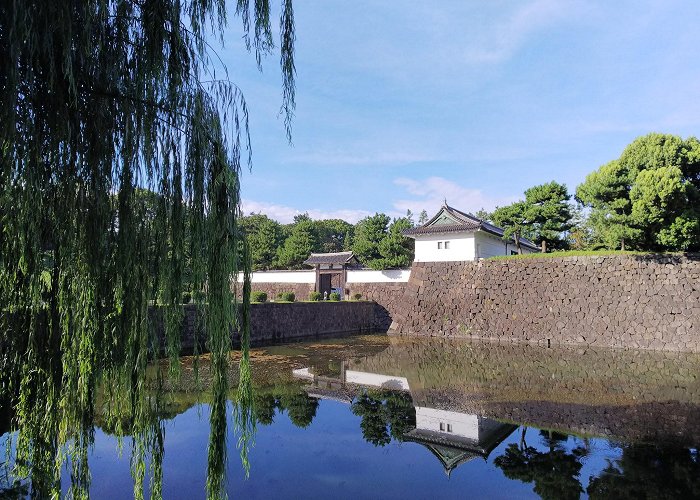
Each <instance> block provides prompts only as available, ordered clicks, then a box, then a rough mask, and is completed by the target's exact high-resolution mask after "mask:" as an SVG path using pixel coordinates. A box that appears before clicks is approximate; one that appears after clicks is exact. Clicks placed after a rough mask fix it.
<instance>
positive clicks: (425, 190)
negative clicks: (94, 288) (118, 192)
mask: <svg viewBox="0 0 700 500" xmlns="http://www.w3.org/2000/svg"><path fill="white" fill-rule="evenodd" d="M394 184H395V185H397V186H400V187H402V188H404V189H405V190H406V192H407V193H408V194H409V195H411V196H412V197H411V198H405V199H400V200H396V201H394V202H393V206H394V208H395V209H396V214H398V215H403V214H405V213H406V210H411V212H413V213H414V214H418V213H420V212H421V211H422V210H426V211H427V212H428V214H429V215H433V214H435V213H436V212H437V211H438V209H439V208H440V206H442V204H443V203H444V201H445V200H447V203H448V204H450V205H451V206H453V207H455V208H457V209H459V210H462V211H465V212H472V213H473V212H476V211H478V210H480V209H482V208H483V209H486V210H492V209H494V208H495V207H496V206H500V205H507V204H509V203H512V202H513V201H515V198H513V197H503V196H501V197H493V196H489V195H487V194H485V193H483V192H482V191H481V190H479V189H474V188H466V187H463V186H460V185H459V184H457V183H455V182H453V181H450V180H448V179H445V178H444V177H428V178H427V179H409V178H406V177H400V178H398V179H395V180H394Z"/></svg>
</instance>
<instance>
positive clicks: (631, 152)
mask: <svg viewBox="0 0 700 500" xmlns="http://www.w3.org/2000/svg"><path fill="white" fill-rule="evenodd" d="M699 172H700V142H699V141H698V140H697V139H695V138H694V137H691V138H689V139H686V140H683V139H681V138H680V137H677V136H673V135H668V134H656V133H654V134H649V135H646V136H643V137H639V138H637V139H635V140H634V141H633V142H632V143H631V144H630V145H629V146H627V147H626V148H625V150H624V151H623V153H622V155H621V156H620V158H618V159H617V160H613V161H611V162H609V163H607V164H605V165H603V166H602V167H600V168H599V169H598V170H597V171H595V172H592V173H591V174H589V175H588V177H586V181H585V182H584V183H582V184H581V185H580V186H578V188H577V190H576V198H577V200H578V201H579V202H581V203H582V204H583V205H584V206H586V207H588V208H589V209H590V216H589V223H590V226H591V228H592V230H593V237H594V239H595V241H597V242H598V243H599V244H601V245H603V246H605V247H608V248H620V247H622V246H624V247H625V248H633V249H640V250H655V251H664V250H697V249H698V248H700V224H699V223H698V221H699V220H700V212H699V210H698V208H697V206H698V200H699V196H698V189H699V188H700V176H699V175H698V174H699Z"/></svg>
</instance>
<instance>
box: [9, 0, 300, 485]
mask: <svg viewBox="0 0 700 500" xmlns="http://www.w3.org/2000/svg"><path fill="white" fill-rule="evenodd" d="M281 3H282V12H283V13H282V16H281V18H280V19H281V21H280V22H281V27H280V34H281V53H282V61H281V62H282V71H283V75H284V85H283V87H284V92H283V108H284V111H285V116H286V118H287V120H288V119H289V118H290V117H291V110H292V108H293V106H294V63H293V60H292V54H293V41H294V25H293V14H292V9H291V2H290V1H289V0H281ZM236 5H237V9H236V14H237V15H240V16H241V17H242V19H243V25H244V29H245V33H246V41H247V42H248V45H249V47H251V48H253V49H254V51H255V53H256V56H257V58H258V61H260V56H261V55H262V54H265V53H267V52H269V51H270V50H271V49H272V47H273V45H274V44H273V41H272V26H271V21H270V20H271V15H270V3H269V2H267V1H265V2H257V1H256V2H250V1H249V0H238V1H237V2H236ZM225 17H226V13H225V5H224V2H223V1H222V0H220V1H215V2H210V1H204V0H181V1H176V0H162V1H141V0H106V1H101V2H88V1H85V0H67V1H62V2H0V60H2V61H3V63H2V64H1V65H0V308H2V311H0V345H1V346H3V350H2V352H0V358H2V359H0V392H2V393H3V394H18V396H17V397H16V399H15V400H14V401H13V406H14V410H15V422H14V426H15V427H16V428H17V430H18V433H17V437H16V457H15V461H16V463H17V464H19V467H18V472H20V473H23V474H26V476H27V477H28V478H29V480H30V481H31V485H32V494H33V495H34V496H36V497H49V496H59V495H60V476H61V469H62V466H63V464H64V463H66V462H67V463H69V464H70V475H71V490H70V491H69V492H68V493H69V495H70V496H75V497H83V496H86V495H87V494H88V493H89V484H90V475H89V470H88V463H87V455H88V449H89V446H90V444H91V443H92V442H93V425H92V424H93V416H94V413H95V397H96V392H97V387H98V382H99V380H104V381H105V383H106V386H107V387H106V389H105V394H106V397H107V407H108V408H111V409H112V411H114V412H115V413H117V412H118V413H121V412H123V411H126V412H128V413H129V418H128V419H127V420H129V421H130V422H131V427H132V436H133V437H132V457H133V458H132V474H133V476H134V496H135V497H137V498H141V497H142V496H143V489H144V488H143V484H142V483H143V481H144V478H145V469H146V463H147V462H148V463H150V464H151V489H152V492H151V496H152V497H159V496H161V492H160V481H161V476H160V474H161V473H160V459H161V458H162V450H163V429H162V427H161V425H160V423H159V421H158V419H156V418H153V417H152V415H154V414H157V411H158V403H157V401H156V400H155V399H154V398H153V397H152V396H147V395H146V391H145V390H144V383H145V379H146V365H147V360H148V358H149V355H150V354H152V353H153V352H158V351H161V350H164V351H165V352H166V353H167V354H168V356H169V357H170V359H171V361H172V363H171V368H172V374H173V375H176V374H177V368H178V363H177V358H178V356H179V350H180V341H179V336H180V327H181V324H182V318H183V310H182V307H181V306H180V297H181V293H182V291H183V286H184V283H185V275H186V274H188V275H189V278H188V281H189V283H190V286H191V287H192V292H193V296H194V299H195V301H196V302H197V303H198V305H200V306H203V305H204V303H205V302H206V307H202V308H200V310H202V311H203V314H202V318H201V320H202V321H201V323H202V326H205V327H206V331H207V332H208V339H207V343H208V346H209V349H210V350H211V352H212V364H213V367H214V371H215V376H214V381H213V391H214V403H213V404H212V412H211V425H212V440H211V441H210V452H209V476H210V480H208V481H207V493H208V495H209V496H219V495H220V494H221V493H222V484H223V482H222V480H221V479H220V478H217V477H216V476H217V475H218V474H221V475H222V474H223V470H224V468H223V467H222V465H221V464H222V463H223V460H225V455H224V450H225V442H224V440H225V436H226V432H225V426H226V418H225V417H226V414H225V394H226V389H227V380H226V376H225V373H226V369H227V357H226V356H227V350H228V348H229V342H230V339H229V335H230V331H231V329H232V328H234V327H238V328H239V329H241V330H242V331H243V332H245V331H246V328H247V327H246V319H245V318H246V309H245V304H246V298H245V290H244V299H243V303H244V306H243V308H242V314H241V315H240V317H241V318H242V324H241V323H240V322H239V320H238V317H239V316H238V313H237V311H238V310H237V308H236V306H235V304H234V302H235V297H234V295H233V293H232V290H231V276H232V275H236V274H237V273H238V271H239V270H243V269H244V268H246V267H248V265H249V259H246V258H244V255H243V254H244V252H243V251H242V250H243V248H244V246H245V245H243V243H242V241H243V239H242V237H241V235H240V233H239V231H238V228H237V219H238V216H239V203H240V196H239V176H238V174H239V171H240V168H241V163H242V161H241V152H242V150H244V149H245V148H246V144H248V143H249V141H248V133H247V130H248V129H247V127H248V125H247V109H246V104H245V102H244V100H243V97H242V95H241V93H240V91H239V90H238V88H237V87H236V86H235V85H233V84H232V83H231V82H230V81H228V80H227V79H224V80H221V79H217V78H218V76H215V75H214V71H213V67H212V64H211V62H210V61H212V58H211V54H209V53H208V52H207V51H208V44H207V42H206V39H207V38H208V36H209V33H208V32H209V29H210V28H209V27H211V29H213V30H214V31H215V32H218V33H222V32H223V27H224V24H225V22H226V19H225ZM249 35H250V36H249ZM36 40H40V41H41V42H40V43H34V42H33V41H36ZM220 73H221V72H220ZM224 74H225V71H224ZM286 123H287V125H288V124H289V122H288V121H287V122H286ZM248 162H249V163H250V156H248ZM143 188H147V189H149V190H150V191H153V192H154V193H156V197H155V200H156V202H157V203H156V205H157V206H156V207H155V209H154V210H151V209H152V208H153V207H152V206H150V205H149V202H148V200H146V199H145V197H144V196H142V195H141V194H140V193H141V191H140V190H141V189H143ZM185 228H188V231H189V232H188V233H186V232H185ZM186 269H187V270H188V273H186V272H185V270H186ZM154 270H157V272H154ZM244 288H245V287H244ZM248 291H249V286H248ZM156 299H158V300H159V301H160V302H161V303H162V304H163V307H162V312H163V320H164V321H163V323H164V332H165V335H164V340H161V339H160V337H159V336H158V335H157V334H156V331H155V330H156V329H155V328H154V325H153V324H152V323H153V322H152V321H151V320H152V317H151V315H150V314H149V306H150V305H151V304H153V303H154V302H155V301H156ZM244 336H245V335H244ZM245 351H246V349H245V347H244V355H243V357H242V361H241V372H242V373H241V389H240V390H239V391H238V392H239V394H240V395H241V396H240V397H241V401H239V403H240V404H239V405H237V407H239V408H242V411H236V412H235V414H234V417H235V422H236V424H237V425H238V426H240V427H241V428H242V429H244V432H243V435H244V436H246V435H247V434H248V433H249V429H250V426H251V413H250V408H249V404H250V402H251V399H252V394H251V389H250V384H249V383H250V373H249V366H248V358H247V352H245ZM156 399H157V398H156ZM246 405H248V406H246ZM245 450H246V448H245V447H244V448H243V450H242V454H243V458H244V461H245V452H246V451H245ZM147 458H148V460H147Z"/></svg>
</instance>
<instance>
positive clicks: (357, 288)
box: [253, 282, 406, 332]
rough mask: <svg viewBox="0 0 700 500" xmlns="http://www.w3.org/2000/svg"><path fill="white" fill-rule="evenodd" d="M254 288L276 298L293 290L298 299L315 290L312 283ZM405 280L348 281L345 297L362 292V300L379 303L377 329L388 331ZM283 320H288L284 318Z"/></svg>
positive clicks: (267, 285) (303, 298)
mask: <svg viewBox="0 0 700 500" xmlns="http://www.w3.org/2000/svg"><path fill="white" fill-rule="evenodd" d="M253 290H255V291H258V290H259V291H261V292H265V293H266V294H267V296H268V297H269V299H271V300H274V299H275V297H277V295H278V294H280V293H282V292H293V293H294V295H295V296H296V298H297V300H306V299H308V297H309V294H310V293H311V292H313V290H314V284H313V283H311V284H309V283H253ZM405 290H406V283H405V282H398V283H348V285H347V286H346V288H345V291H346V292H347V295H346V297H345V298H348V297H353V296H354V295H355V294H360V295H361V296H362V300H368V301H373V302H375V303H376V304H377V306H378V307H377V308H375V311H374V312H375V314H376V318H375V320H376V322H377V323H376V325H375V326H376V330H375V331H377V332H386V331H387V330H388V329H389V326H391V322H392V318H393V317H394V315H395V314H396V312H397V311H398V310H399V307H400V302H401V300H403V295H404V291H405ZM283 321H286V320H285V319H283Z"/></svg>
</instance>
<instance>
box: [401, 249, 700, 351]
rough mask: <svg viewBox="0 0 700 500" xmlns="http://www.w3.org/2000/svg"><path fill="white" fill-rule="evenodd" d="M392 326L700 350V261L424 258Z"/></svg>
mask: <svg viewBox="0 0 700 500" xmlns="http://www.w3.org/2000/svg"><path fill="white" fill-rule="evenodd" d="M398 303H399V304H400V306H399V307H398V308H396V310H395V311H394V312H393V314H392V316H393V319H394V322H393V324H392V327H391V329H390V333H393V334H399V335H425V336H462V337H471V338H486V339H493V340H506V341H521V342H534V343H541V344H544V345H547V344H548V343H551V344H586V345H594V346H605V347H628V348H642V349H658V350H670V351H694V352H700V260H699V259H698V257H695V256H676V255H673V256H668V255H666V256H664V255H654V256H647V255H644V256H642V255H609V256H591V257H559V258H549V257H541V258H529V259H506V260H483V261H479V262H436V263H429V262H424V263H414V265H413V268H412V271H411V277H410V279H409V281H408V283H407V285H406V289H405V292H404V294H403V297H401V298H400V299H399V301H398Z"/></svg>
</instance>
